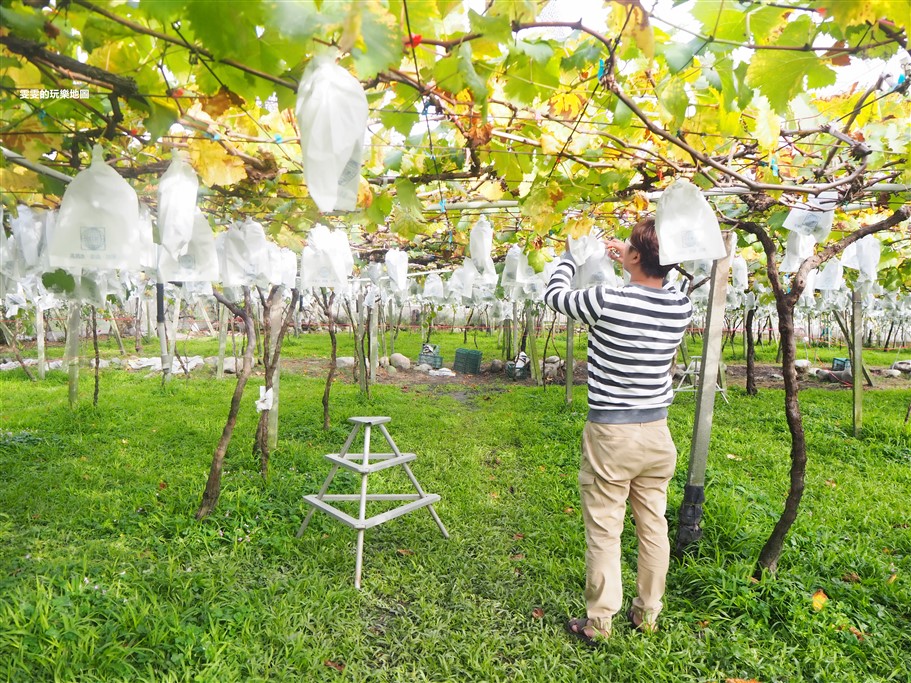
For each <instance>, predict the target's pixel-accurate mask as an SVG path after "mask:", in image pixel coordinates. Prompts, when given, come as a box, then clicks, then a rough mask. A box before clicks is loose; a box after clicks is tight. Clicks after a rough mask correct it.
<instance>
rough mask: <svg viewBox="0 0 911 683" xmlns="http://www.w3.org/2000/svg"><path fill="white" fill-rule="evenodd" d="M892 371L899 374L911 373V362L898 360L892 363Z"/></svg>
mask: <svg viewBox="0 0 911 683" xmlns="http://www.w3.org/2000/svg"><path fill="white" fill-rule="evenodd" d="M891 369H892V370H898V371H899V372H911V360H897V361H895V362H894V363H892V368H891Z"/></svg>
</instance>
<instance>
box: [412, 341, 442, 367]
mask: <svg viewBox="0 0 911 683" xmlns="http://www.w3.org/2000/svg"><path fill="white" fill-rule="evenodd" d="M418 365H429V366H430V367H432V368H433V369H434V370H439V369H440V368H441V367H443V356H441V355H440V346H439V344H433V353H419V354H418Z"/></svg>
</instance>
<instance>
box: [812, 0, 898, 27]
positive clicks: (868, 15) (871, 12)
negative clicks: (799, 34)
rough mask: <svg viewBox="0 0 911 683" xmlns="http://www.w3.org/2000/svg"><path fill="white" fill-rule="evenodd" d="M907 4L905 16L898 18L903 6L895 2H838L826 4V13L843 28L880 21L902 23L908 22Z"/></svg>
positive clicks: (875, 0) (877, 0) (842, 0)
mask: <svg viewBox="0 0 911 683" xmlns="http://www.w3.org/2000/svg"><path fill="white" fill-rule="evenodd" d="M904 4H905V16H904V17H901V16H896V14H898V13H900V12H901V10H900V9H899V8H900V7H901V5H902V3H900V2H895V0H838V2H829V3H826V8H825V10H820V13H823V12H824V13H825V14H826V15H829V16H831V17H832V18H833V19H834V20H835V22H836V23H837V24H838V25H840V26H843V27H848V26H857V25H859V24H866V23H871V24H875V23H876V21H877V20H878V19H884V18H885V19H892V20H893V21H898V22H901V21H902V20H903V19H904V20H906V21H907V18H908V13H907V3H904Z"/></svg>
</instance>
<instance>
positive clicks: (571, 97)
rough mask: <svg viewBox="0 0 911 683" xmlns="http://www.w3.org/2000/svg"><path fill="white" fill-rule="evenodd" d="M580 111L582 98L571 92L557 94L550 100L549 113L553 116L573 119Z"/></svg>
mask: <svg viewBox="0 0 911 683" xmlns="http://www.w3.org/2000/svg"><path fill="white" fill-rule="evenodd" d="M580 111H582V98H581V97H579V95H577V94H576V93H573V92H558V93H557V94H555V95H554V96H553V97H551V98H550V112H551V114H553V115H554V116H562V117H565V118H568V119H575V118H577V117H578V116H579V112H580Z"/></svg>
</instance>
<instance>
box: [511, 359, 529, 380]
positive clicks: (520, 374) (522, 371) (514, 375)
mask: <svg viewBox="0 0 911 683" xmlns="http://www.w3.org/2000/svg"><path fill="white" fill-rule="evenodd" d="M506 376H507V377H508V378H509V379H528V378H529V377H530V376H531V366H529V365H526V366H525V367H524V368H519V369H518V370H516V362H515V361H512V360H511V361H507V363H506Z"/></svg>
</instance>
